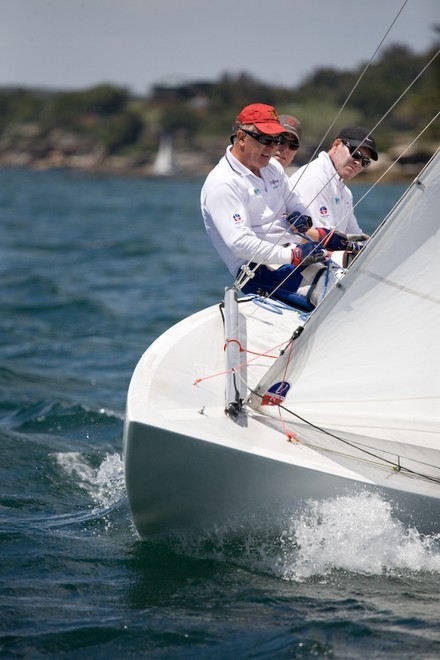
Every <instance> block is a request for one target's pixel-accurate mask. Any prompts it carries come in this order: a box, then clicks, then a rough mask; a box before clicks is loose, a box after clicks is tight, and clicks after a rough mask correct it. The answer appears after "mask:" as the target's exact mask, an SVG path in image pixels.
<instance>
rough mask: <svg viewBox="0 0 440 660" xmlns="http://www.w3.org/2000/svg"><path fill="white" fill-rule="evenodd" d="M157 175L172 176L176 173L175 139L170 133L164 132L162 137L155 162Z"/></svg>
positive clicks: (154, 170) (154, 166) (154, 167)
mask: <svg viewBox="0 0 440 660" xmlns="http://www.w3.org/2000/svg"><path fill="white" fill-rule="evenodd" d="M153 173H154V174H155V175H156V176H170V175H171V174H173V173H174V163H173V139H172V136H171V135H170V134H169V133H164V134H163V135H162V137H161V139H160V144H159V150H158V152H157V155H156V159H155V161H154V164H153Z"/></svg>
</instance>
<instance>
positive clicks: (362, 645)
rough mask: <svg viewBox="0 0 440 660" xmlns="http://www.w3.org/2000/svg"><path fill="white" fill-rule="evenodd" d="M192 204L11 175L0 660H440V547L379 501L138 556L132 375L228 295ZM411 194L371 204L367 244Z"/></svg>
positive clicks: (5, 265)
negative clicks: (155, 349) (157, 346)
mask: <svg viewBox="0 0 440 660" xmlns="http://www.w3.org/2000/svg"><path fill="white" fill-rule="evenodd" d="M200 185H201V181H166V180H158V181H145V180H129V179H117V178H98V177H96V178H86V177H82V176H80V175H74V174H69V173H63V172H52V173H50V172H28V171H0V443H1V445H0V446H1V451H2V454H1V456H2V461H1V465H0V475H1V479H0V490H1V500H0V516H1V518H0V520H1V533H0V539H1V547H0V565H1V573H0V575H1V577H0V614H1V616H0V656H1V657H11V658H13V657H26V658H39V657H43V656H44V657H53V658H59V657H64V656H65V657H69V658H108V657H120V658H128V657H148V658H159V657H160V658H168V657H176V658H236V657H242V658H311V657H317V658H323V657H328V658H331V657H333V658H353V657H357V656H359V657H365V658H384V657H387V658H390V657H392V658H416V657H417V658H434V657H438V656H439V655H440V626H439V620H440V596H439V594H438V586H437V585H438V580H439V577H440V548H439V545H438V543H439V541H438V539H437V540H436V539H434V538H428V539H422V538H420V537H419V536H418V534H417V532H416V530H412V529H405V528H404V527H402V526H401V525H399V523H398V522H397V521H396V520H394V519H393V518H392V516H391V513H390V509H389V507H388V506H387V503H386V502H383V501H382V500H380V499H374V498H365V497H363V496H362V495H359V496H358V497H351V498H346V499H345V500H340V501H334V502H332V501H329V502H327V503H324V504H322V505H320V506H319V507H317V506H315V505H314V504H313V503H311V504H310V510H309V512H308V515H307V516H306V517H305V518H304V519H302V521H301V522H300V524H299V523H298V521H292V528H289V529H286V530H285V533H284V534H283V535H282V536H281V537H280V538H265V539H263V538H249V537H246V536H245V535H243V536H242V537H240V536H236V537H234V538H233V539H231V538H228V537H227V536H226V535H223V534H222V532H221V530H219V532H218V535H211V536H210V537H209V538H205V539H203V538H202V539H192V540H191V539H188V540H186V541H182V540H177V539H176V540H172V539H170V540H169V542H166V541H163V542H162V543H161V544H158V543H149V542H141V541H140V540H139V539H138V538H137V536H136V533H135V531H134V529H133V527H132V524H131V521H130V516H129V511H128V506H127V501H126V496H125V488H124V481H123V472H122V463H121V448H122V447H121V444H122V426H123V416H124V407H125V397H126V392H127V388H128V383H129V380H130V376H131V373H132V371H133V369H134V367H135V364H136V362H137V360H138V358H139V357H140V355H141V353H142V352H143V351H144V350H145V348H146V347H147V345H148V344H149V343H150V342H151V341H152V340H153V339H154V338H155V337H156V336H157V335H159V334H160V333H161V332H162V331H164V330H165V329H166V328H167V327H168V326H169V325H171V324H172V323H174V322H175V321H178V320H179V319H181V318H182V317H184V316H187V315H188V314H190V313H192V312H194V311H196V310H198V309H200V308H202V307H205V306H207V305H210V304H213V303H216V302H217V301H218V300H220V299H221V297H222V293H223V289H224V286H225V285H227V284H229V283H230V280H229V276H228V274H227V272H226V269H225V268H224V266H223V265H222V264H221V263H220V262H219V260H218V257H217V256H216V254H215V252H214V251H213V249H212V248H211V246H210V244H209V242H208V239H207V238H206V236H205V233H204V229H203V226H202V222H201V218H200V212H199V205H198V204H199V202H198V198H199V190H200ZM365 190H366V188H365V187H364V186H353V191H354V194H355V196H356V198H359V197H360V196H361V195H363V193H364V192H365ZM402 191H403V186H399V185H393V186H382V187H377V188H376V189H375V190H374V191H373V192H372V194H371V195H370V196H369V197H367V199H366V200H365V202H363V203H362V205H360V206H359V207H358V209H357V215H358V218H359V220H360V223H361V225H362V226H363V228H364V230H365V231H371V230H372V229H373V228H374V226H375V225H376V224H377V223H378V221H379V220H380V219H382V217H383V216H384V214H386V212H388V211H389V210H390V208H391V206H392V205H393V204H394V202H395V201H396V200H397V198H398V197H399V196H400V194H401V192H402Z"/></svg>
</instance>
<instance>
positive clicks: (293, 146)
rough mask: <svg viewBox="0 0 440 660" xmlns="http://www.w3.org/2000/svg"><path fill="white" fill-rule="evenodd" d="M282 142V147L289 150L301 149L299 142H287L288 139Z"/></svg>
mask: <svg viewBox="0 0 440 660" xmlns="http://www.w3.org/2000/svg"><path fill="white" fill-rule="evenodd" d="M282 140H283V141H282V142H281V144H280V146H282V147H287V148H288V149H292V151H296V150H297V149H299V143H298V142H294V141H291V140H286V138H282Z"/></svg>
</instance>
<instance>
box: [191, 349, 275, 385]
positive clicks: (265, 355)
mask: <svg viewBox="0 0 440 660" xmlns="http://www.w3.org/2000/svg"><path fill="white" fill-rule="evenodd" d="M232 342H235V343H236V344H238V345H239V347H240V353H250V354H251V355H255V358H252V359H251V360H247V361H246V362H242V363H241V364H239V365H238V366H237V367H236V369H235V370H237V369H241V368H242V367H245V366H246V365H247V364H250V363H251V362H252V361H253V360H255V359H256V358H257V357H269V358H272V359H273V360H276V359H277V357H278V355H270V354H269V352H266V353H256V352H255V351H248V350H247V349H245V348H243V346H242V345H241V343H240V342H239V341H238V339H227V340H226V342H225V345H224V349H223V350H226V348H227V345H228V344H229V343H232ZM284 344H285V342H282V343H281V344H278V345H277V346H273V347H272V348H270V349H269V350H270V351H273V350H275V349H277V348H279V347H280V346H283V345H284ZM232 371H234V369H226V370H225V371H219V372H218V373H215V374H212V375H211V376H204V377H203V378H196V379H195V381H194V382H193V385H198V384H199V383H201V382H202V381H203V380H208V379H209V378H216V377H217V376H223V375H224V374H228V373H231V372H232Z"/></svg>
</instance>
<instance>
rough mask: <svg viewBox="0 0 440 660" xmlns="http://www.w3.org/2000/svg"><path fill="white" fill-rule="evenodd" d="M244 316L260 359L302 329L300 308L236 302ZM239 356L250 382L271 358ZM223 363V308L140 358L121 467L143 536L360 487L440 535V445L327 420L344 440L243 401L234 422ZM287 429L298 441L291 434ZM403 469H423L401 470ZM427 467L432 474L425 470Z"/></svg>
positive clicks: (281, 511)
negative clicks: (416, 442)
mask: <svg viewBox="0 0 440 660" xmlns="http://www.w3.org/2000/svg"><path fill="white" fill-rule="evenodd" d="M239 313H240V317H239V318H240V326H241V328H242V331H241V336H240V342H241V344H242V346H244V347H246V348H247V350H249V351H253V352H255V353H260V354H261V353H263V352H265V351H268V352H269V353H270V354H271V355H272V354H275V355H277V354H278V351H279V349H276V350H275V351H274V350H273V347H275V346H277V345H279V344H280V343H281V342H282V341H287V339H288V338H289V337H290V335H291V334H292V332H293V331H294V330H295V328H296V327H297V326H298V325H301V324H302V321H301V318H300V316H299V314H298V313H297V312H295V311H293V310H288V309H284V310H283V313H282V314H278V313H274V311H272V310H271V309H270V308H268V309H265V308H263V309H262V308H261V307H258V306H257V305H255V303H254V302H244V303H243V304H240V305H239ZM261 328H264V332H263V333H262V332H258V329H260V330H261ZM251 338H255V340H254V341H251ZM262 342H265V344H264V343H262ZM243 355H245V356H246V357H243V361H247V360H252V361H251V362H250V363H249V364H248V366H247V368H246V370H245V371H246V379H247V383H248V385H250V387H251V388H252V387H253V386H255V384H256V383H257V382H258V381H259V380H260V378H261V375H262V374H264V373H265V372H266V371H267V369H268V367H269V366H270V364H271V362H273V358H272V357H259V358H255V356H254V355H253V353H247V354H243ZM224 370H225V357H224V328H223V321H222V315H221V313H220V311H219V308H218V307H217V306H215V307H211V308H208V309H207V310H204V311H202V312H199V313H198V314H195V315H194V316H192V317H189V318H188V319H185V320H184V321H182V322H181V323H179V324H177V325H176V326H174V327H173V328H171V329H170V330H168V331H167V332H166V333H164V334H163V335H162V336H161V337H160V338H159V339H158V340H156V342H154V343H153V344H152V345H151V346H150V348H149V349H148V350H147V351H146V353H145V354H144V355H143V357H142V358H141V360H140V361H139V363H138V365H137V367H136V369H135V372H134V374H133V378H132V381H131V384H130V388H129V393H128V401H127V411H126V424H125V432H124V462H125V473H126V485H127V494H128V500H129V505H130V509H131V512H132V516H133V520H134V523H135V526H136V528H137V530H138V532H139V533H140V535H141V536H143V537H147V536H150V535H153V534H162V533H180V532H184V531H187V530H192V531H195V530H202V529H203V530H206V529H209V528H210V527H212V526H215V525H228V526H231V527H232V528H235V527H236V526H240V527H242V526H243V525H251V526H252V528H254V529H255V528H259V527H267V526H268V525H270V526H271V527H274V526H276V524H277V522H280V523H281V524H282V521H283V520H284V519H285V517H286V516H290V515H292V514H294V513H295V510H297V508H298V507H301V506H302V505H303V504H304V503H305V501H306V500H308V499H311V498H312V499H315V498H329V497H330V498H332V497H336V496H338V495H343V494H344V495H345V494H347V492H353V491H355V490H358V489H359V488H362V489H368V490H371V489H372V490H374V491H377V490H379V491H380V492H382V493H384V494H386V496H387V497H389V498H391V499H392V500H393V501H395V502H396V504H398V505H399V507H401V508H402V511H403V514H402V515H404V519H405V522H412V524H414V525H415V526H416V527H417V529H419V531H426V532H432V531H437V532H439V531H440V482H439V481H438V480H440V469H439V468H436V467H430V466H436V465H437V466H438V465H440V452H439V451H438V449H436V448H435V447H432V446H429V444H430V443H429V441H428V440H427V441H426V443H425V445H426V446H425V447H424V448H423V449H422V452H421V451H420V448H418V449H417V451H415V450H414V449H413V448H412V446H410V445H408V444H407V443H405V442H401V443H396V442H393V441H391V440H390V438H387V437H380V436H379V435H378V433H377V432H376V434H372V433H370V432H369V429H366V428H360V427H359V426H358V425H357V424H356V422H355V420H353V422H352V423H351V425H350V423H346V424H345V426H344V427H343V428H337V427H336V426H332V425H327V430H330V431H331V432H333V433H335V435H336V434H337V437H338V438H342V439H343V440H346V441H349V442H350V443H351V444H350V445H347V444H341V441H340V440H339V439H335V438H333V437H332V436H328V435H327V434H325V433H323V432H321V431H319V430H318V429H315V428H314V427H311V426H309V425H305V424H303V423H300V422H298V419H297V418H292V417H290V418H287V419H283V421H281V420H278V419H277V418H276V416H275V417H267V416H266V415H262V414H261V413H259V412H258V411H253V410H251V409H247V408H246V407H245V411H244V412H243V413H241V414H240V415H239V416H238V417H237V418H236V419H231V418H230V417H228V416H227V415H226V414H225V412H224V408H225V378H226V377H225V374H224ZM207 376H212V377H210V378H208V379H206V380H202V381H201V382H199V383H198V384H196V385H195V384H194V382H195V381H196V380H197V379H203V378H205V377H207ZM299 412H300V414H301V412H303V411H299ZM322 422H323V420H322V419H318V418H315V419H313V423H314V424H317V425H320V424H321V423H322ZM286 428H287V429H288V430H289V431H290V432H293V433H296V434H297V440H295V439H293V441H289V440H288V438H287V436H286V433H285V430H286ZM374 435H376V436H378V437H374ZM370 453H372V455H370ZM421 456H423V464H421V463H420V457H421ZM399 464H402V465H404V466H405V467H406V468H408V469H409V470H412V471H414V473H416V475H415V476H414V475H411V473H408V472H402V471H401V472H399V471H398V470H397V469H396V466H398V465H399ZM422 468H423V472H424V474H425V475H426V474H427V478H425V477H420V476H417V475H418V474H420V472H421V471H422ZM430 478H432V479H433V480H430ZM435 480H437V481H435ZM400 517H401V518H402V516H400Z"/></svg>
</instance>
